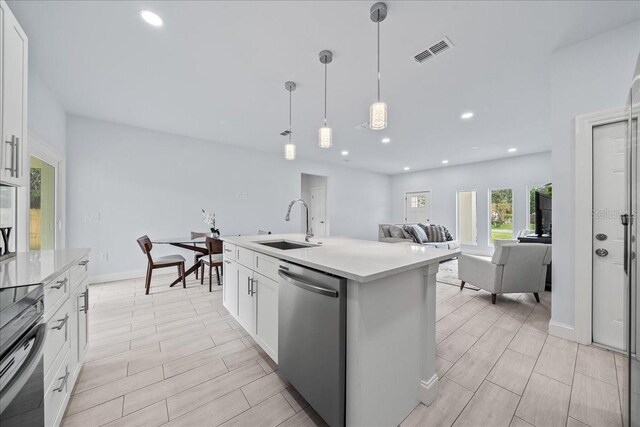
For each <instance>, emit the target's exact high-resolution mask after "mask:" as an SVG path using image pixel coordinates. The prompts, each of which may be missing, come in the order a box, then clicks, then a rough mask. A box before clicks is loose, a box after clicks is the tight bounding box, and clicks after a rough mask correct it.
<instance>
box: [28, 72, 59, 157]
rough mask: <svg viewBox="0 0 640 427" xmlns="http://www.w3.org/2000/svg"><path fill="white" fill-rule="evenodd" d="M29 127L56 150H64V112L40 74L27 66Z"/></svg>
mask: <svg viewBox="0 0 640 427" xmlns="http://www.w3.org/2000/svg"><path fill="white" fill-rule="evenodd" d="M28 95H29V99H28V109H29V112H28V113H29V118H28V122H27V124H28V126H29V129H30V130H32V131H33V132H35V133H36V135H38V136H39V137H40V138H42V139H43V140H44V142H45V143H46V144H48V145H50V146H51V147H53V148H55V149H56V150H58V151H60V152H61V153H64V152H65V151H66V139H67V137H66V132H67V129H66V113H65V111H64V109H63V108H62V105H60V103H59V102H58V100H57V99H56V97H55V96H54V95H53V93H52V92H51V90H50V89H49V87H48V86H47V85H46V83H45V82H44V81H43V80H42V78H41V77H40V74H39V73H38V72H37V71H36V70H35V69H34V68H33V67H29V92H28Z"/></svg>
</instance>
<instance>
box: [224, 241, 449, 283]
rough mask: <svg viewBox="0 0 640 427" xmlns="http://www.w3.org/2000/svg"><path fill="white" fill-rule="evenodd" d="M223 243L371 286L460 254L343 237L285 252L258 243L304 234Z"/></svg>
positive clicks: (418, 246) (403, 244)
mask: <svg viewBox="0 0 640 427" xmlns="http://www.w3.org/2000/svg"><path fill="white" fill-rule="evenodd" d="M221 239H222V240H224V241H226V242H229V243H231V244H234V245H238V246H240V247H243V248H246V249H250V250H252V251H255V252H260V253H263V254H265V255H269V256H272V257H274V258H278V259H282V260H285V261H291V262H293V263H295V264H299V265H303V266H306V267H310V268H314V269H316V270H320V271H324V272H327V273H331V274H334V275H336V276H340V277H345V278H347V279H351V280H355V281H357V282H370V281H372V280H377V279H381V278H383V277H388V276H392V275H394V274H398V273H401V272H403V271H409V270H413V269H416V268H420V267H424V266H426V265H428V264H433V263H436V262H440V261H444V260H446V259H450V258H453V257H456V256H458V255H459V254H460V251H459V250H448V249H436V248H428V247H424V246H421V245H417V244H407V243H382V242H373V241H368V240H355V239H347V238H341V237H325V238H322V239H315V238H312V239H311V242H310V243H314V244H317V243H319V242H322V244H321V245H320V246H316V247H311V248H302V249H289V250H282V249H276V248H272V247H269V246H264V245H260V244H258V243H256V242H268V241H273V240H282V239H284V240H288V241H293V242H299V243H304V234H269V235H259V236H235V237H234V236H226V237H221Z"/></svg>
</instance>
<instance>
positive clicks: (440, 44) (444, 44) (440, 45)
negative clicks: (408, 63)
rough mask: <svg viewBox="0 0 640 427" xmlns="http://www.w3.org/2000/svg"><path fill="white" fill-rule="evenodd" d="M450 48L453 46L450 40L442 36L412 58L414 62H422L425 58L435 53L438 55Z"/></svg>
mask: <svg viewBox="0 0 640 427" xmlns="http://www.w3.org/2000/svg"><path fill="white" fill-rule="evenodd" d="M452 48H453V43H451V40H449V39H448V38H446V37H443V38H442V39H441V40H438V41H437V42H436V43H434V44H433V45H432V46H431V47H429V48H428V49H426V50H424V51H422V52H420V53H419V54H417V55H416V56H414V57H413V59H414V60H415V61H416V62H419V63H423V62H424V61H426V60H427V59H429V58H432V57H434V56H436V55H440V54H441V53H443V52H446V51H448V50H451V49H452Z"/></svg>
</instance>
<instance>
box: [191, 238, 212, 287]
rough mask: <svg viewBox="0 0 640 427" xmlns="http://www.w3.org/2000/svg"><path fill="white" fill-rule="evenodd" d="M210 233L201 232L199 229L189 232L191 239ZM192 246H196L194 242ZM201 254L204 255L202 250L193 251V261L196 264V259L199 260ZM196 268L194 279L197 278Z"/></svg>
mask: <svg viewBox="0 0 640 427" xmlns="http://www.w3.org/2000/svg"><path fill="white" fill-rule="evenodd" d="M209 234H210V233H203V232H200V231H192V232H191V240H193V239H197V238H198V237H206V236H208V235H209ZM193 246H197V245H196V244H195V243H194V244H193ZM203 256H205V254H203V253H202V252H195V253H194V254H193V263H194V264H197V263H198V260H200V258H202V257H203ZM198 270H199V269H198V268H196V280H198Z"/></svg>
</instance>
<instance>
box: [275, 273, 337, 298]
mask: <svg viewBox="0 0 640 427" xmlns="http://www.w3.org/2000/svg"><path fill="white" fill-rule="evenodd" d="M278 275H279V276H280V277H282V278H283V279H284V280H286V281H287V282H289V283H291V284H292V285H294V286H297V287H299V288H301V289H304V290H307V291H309V292H314V293H316V294H320V295H324V296H327V297H333V298H338V291H336V290H335V289H328V288H323V287H321V286H316V285H314V284H311V283H308V282H305V281H302V280H300V279H298V278H294V277H292V276H290V275H289V274H287V273H285V272H284V271H282V270H278Z"/></svg>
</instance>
